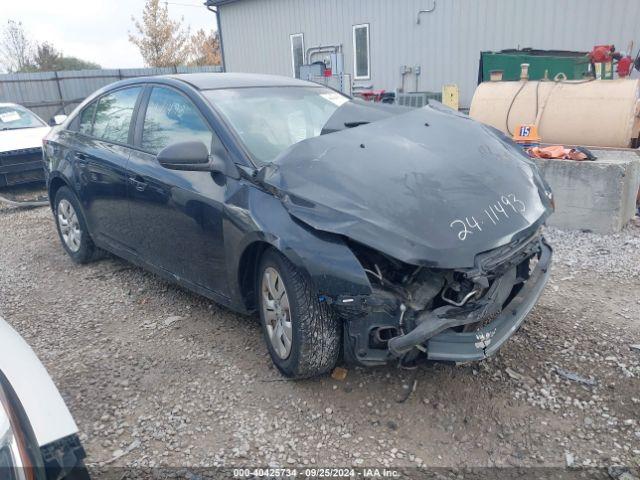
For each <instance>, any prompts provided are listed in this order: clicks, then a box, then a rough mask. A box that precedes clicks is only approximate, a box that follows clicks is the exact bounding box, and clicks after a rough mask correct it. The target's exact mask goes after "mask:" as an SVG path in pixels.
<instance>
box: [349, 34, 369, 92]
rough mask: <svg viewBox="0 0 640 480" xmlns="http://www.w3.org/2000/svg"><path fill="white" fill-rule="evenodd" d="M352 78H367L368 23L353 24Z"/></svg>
mask: <svg viewBox="0 0 640 480" xmlns="http://www.w3.org/2000/svg"><path fill="white" fill-rule="evenodd" d="M353 73H354V75H353V78H354V79H355V80H367V79H369V78H371V75H370V71H369V24H368V23H364V24H362V25H354V26H353Z"/></svg>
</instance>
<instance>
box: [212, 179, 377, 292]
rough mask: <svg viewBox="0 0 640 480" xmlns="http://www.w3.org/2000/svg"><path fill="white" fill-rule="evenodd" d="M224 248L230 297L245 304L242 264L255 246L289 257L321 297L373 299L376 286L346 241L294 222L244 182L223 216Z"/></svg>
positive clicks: (277, 203)
mask: <svg viewBox="0 0 640 480" xmlns="http://www.w3.org/2000/svg"><path fill="white" fill-rule="evenodd" d="M224 222H225V223H224V231H225V249H226V258H227V262H228V263H227V272H228V274H229V279H228V280H229V282H228V284H229V286H230V290H231V291H230V293H231V297H232V298H233V299H235V300H236V301H238V300H239V301H240V303H242V300H241V299H242V296H243V292H242V291H241V290H242V287H241V285H242V279H241V278H240V276H241V275H240V269H239V262H240V259H241V258H242V255H243V253H244V252H245V251H246V250H247V249H248V248H250V247H251V245H253V244H255V243H256V242H263V243H266V244H268V245H271V246H272V247H273V248H275V249H277V250H278V251H280V252H281V253H282V254H283V255H285V256H286V257H287V258H288V259H289V260H290V261H291V262H292V263H293V264H294V265H295V266H296V267H297V268H299V269H300V270H301V271H302V273H303V274H305V275H306V276H307V277H308V278H309V279H310V280H311V282H312V284H313V286H314V287H315V288H316V290H317V292H318V293H319V294H323V295H327V296H330V297H337V296H340V295H353V296H355V295H369V294H370V293H371V284H370V283H369V279H368V278H367V275H366V273H365V272H364V269H363V268H362V265H361V264H360V262H359V261H358V259H357V258H356V257H355V255H354V254H353V252H352V251H351V249H350V248H349V247H348V246H347V245H346V244H345V242H344V240H343V239H342V238H341V237H339V236H337V235H333V234H329V233H324V232H319V231H316V230H313V229H312V228H311V227H308V226H306V225H304V224H302V223H301V222H298V221H297V220H295V219H293V217H291V215H289V213H288V212H287V210H286V209H285V208H284V206H283V205H282V203H281V202H280V200H279V199H277V198H276V197H274V196H273V195H271V194H270V193H268V192H265V191H263V190H260V189H258V188H256V187H255V186H253V185H251V184H244V185H243V182H240V184H239V188H238V190H237V191H236V192H235V194H234V195H233V196H232V197H231V198H229V200H228V201H227V205H226V208H225V215H224Z"/></svg>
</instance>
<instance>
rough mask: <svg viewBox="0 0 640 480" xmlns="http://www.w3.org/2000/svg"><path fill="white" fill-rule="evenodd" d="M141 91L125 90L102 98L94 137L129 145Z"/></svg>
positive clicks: (136, 89)
mask: <svg viewBox="0 0 640 480" xmlns="http://www.w3.org/2000/svg"><path fill="white" fill-rule="evenodd" d="M141 91H142V88H141V87H134V88H125V89H123V90H117V91H115V92H113V93H108V94H107V95H105V96H104V97H102V98H100V100H99V101H98V107H97V109H96V113H95V120H94V121H93V136H94V137H97V138H102V139H104V140H107V141H110V142H118V143H127V140H128V138H129V126H130V125H131V117H132V116H133V108H134V106H135V104H136V100H137V99H138V95H139V94H140V92H141Z"/></svg>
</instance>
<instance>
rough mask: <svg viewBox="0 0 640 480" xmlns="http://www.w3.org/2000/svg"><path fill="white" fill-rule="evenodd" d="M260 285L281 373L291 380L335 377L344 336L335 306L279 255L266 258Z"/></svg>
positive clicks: (274, 357) (264, 320)
mask: <svg viewBox="0 0 640 480" xmlns="http://www.w3.org/2000/svg"><path fill="white" fill-rule="evenodd" d="M257 280H258V282H257V283H258V284H257V290H256V291H257V292H258V296H259V298H258V300H259V308H260V320H261V323H262V330H263V333H264V337H265V340H266V342H267V348H268V349H269V353H270V355H271V359H272V360H273V363H274V364H275V365H276V367H278V370H280V372H282V374H283V375H284V376H286V377H289V378H308V377H313V376H316V375H321V374H323V373H327V372H329V371H330V370H331V369H332V368H333V367H334V366H335V365H336V362H337V361H338V356H339V354H340V345H341V334H342V328H341V324H340V320H339V319H338V318H337V316H336V315H335V314H334V312H333V311H332V310H331V308H330V307H329V305H327V303H326V302H321V301H320V300H319V299H318V295H317V292H315V290H314V289H313V288H312V286H311V285H310V282H309V281H308V280H307V278H306V277H305V276H304V275H302V274H301V273H300V272H299V271H298V270H297V269H296V268H295V266H294V265H293V264H292V263H291V262H290V261H289V260H288V259H287V258H286V257H284V256H283V255H281V254H280V253H278V252H277V251H275V250H268V251H267V252H266V253H265V255H264V256H263V257H262V261H261V263H260V268H259V274H258V279H257Z"/></svg>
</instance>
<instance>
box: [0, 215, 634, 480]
mask: <svg viewBox="0 0 640 480" xmlns="http://www.w3.org/2000/svg"><path fill="white" fill-rule="evenodd" d="M548 237H549V239H550V242H551V243H552V245H553V246H554V249H555V265H554V269H553V273H552V279H551V282H550V284H549V285H548V286H547V289H546V290H545V293H544V294H543V297H542V298H541V300H540V302H539V304H538V305H537V306H536V307H535V309H534V310H533V311H532V313H531V314H530V316H529V318H528V319H527V321H526V322H525V324H524V326H523V328H522V329H521V330H520V331H519V332H518V333H517V334H516V335H515V336H514V337H513V338H512V339H511V340H510V341H509V342H508V343H507V344H506V345H505V347H504V348H503V349H502V350H501V352H500V353H499V354H498V355H497V356H495V357H493V358H492V359H490V360H488V361H485V362H481V363H474V364H469V365H463V366H451V365H442V364H433V365H427V366H424V367H421V368H420V369H418V370H416V371H406V370H399V369H397V368H395V367H393V366H389V367H384V368H375V369H359V368H355V369H353V368H350V369H349V371H348V374H347V377H346V379H344V380H343V381H339V380H335V379H333V378H331V377H328V376H327V377H323V378H319V379H315V380H306V381H298V382H291V381H284V380H283V379H282V378H281V377H280V376H279V374H278V372H277V371H276V370H274V368H273V366H272V364H271V361H270V359H269V357H268V354H267V350H266V347H265V345H264V343H263V340H262V337H261V332H260V329H259V325H258V323H257V322H256V319H255V318H252V317H245V316H240V315H237V314H235V313H232V312H230V311H228V310H226V309H224V308H221V307H219V306H217V305H215V304H214V303H212V302H210V301H208V300H206V299H203V298H201V297H198V296H196V295H194V294H191V293H189V292H186V291H184V290H182V289H180V288H178V287H176V286H173V285H171V284H168V283H166V282H164V281H162V280H160V279H158V278H157V277H155V276H153V275H151V274H148V273H146V272H144V271H143V270H141V269H139V268H137V267H133V266H131V265H129V264H127V263H126V262H124V261H122V260H119V259H116V258H113V257H109V256H107V257H106V258H105V259H103V260H100V261H97V262H95V263H92V264H90V265H87V266H77V265H75V264H73V263H72V262H71V260H70V259H69V258H68V257H67V256H66V254H65V253H64V251H63V250H62V247H61V246H60V244H59V240H58V238H57V235H56V233H55V228H54V223H53V219H52V216H51V212H50V210H49V209H48V208H40V209H36V210H22V211H19V210H13V209H7V208H4V209H2V208H1V207H0V315H2V316H3V317H4V318H5V319H6V320H7V321H8V322H9V323H10V324H12V325H13V326H14V328H15V329H16V330H17V331H18V332H19V333H20V334H21V335H23V336H24V337H25V339H26V340H27V342H29V343H30V344H31V345H32V347H33V348H34V350H35V351H36V353H37V354H38V356H39V357H40V359H41V360H42V362H43V363H44V364H45V366H46V367H47V369H48V370H49V372H50V374H51V375H52V377H53V379H54V381H55V382H56V384H57V385H58V387H59V389H60V390H61V392H62V395H63V397H64V398H65V400H66V401H67V404H68V406H69V408H70V410H71V412H72V414H73V416H74V418H75V419H76V422H77V423H78V426H79V428H80V432H81V433H80V435H81V439H82V441H83V443H84V446H85V448H86V450H87V454H88V457H87V463H88V464H89V465H90V466H91V467H92V468H93V469H94V470H95V471H98V472H99V471H103V470H101V469H102V468H106V466H109V467H111V466H125V467H141V466H144V467H157V466H169V467H170V466H175V467H189V468H195V467H200V466H226V467H229V466H263V467H266V466H272V467H275V466H282V467H293V466H298V467H302V466H307V465H320V466H331V465H341V466H347V465H353V466H377V467H382V466H390V467H419V466H423V467H429V468H433V467H447V468H465V467H487V466H489V467H495V466H522V467H532V466H535V467H564V466H565V465H570V466H573V467H578V466H589V467H592V466H610V465H614V464H616V465H624V466H626V467H627V468H630V469H631V471H632V472H635V475H637V474H638V469H639V468H640V345H639V344H640V294H639V293H638V291H639V288H640V275H639V265H640V248H639V247H640V228H638V227H630V228H628V229H627V230H626V231H624V232H623V233H621V234H619V235H612V236H599V235H594V234H585V233H563V232H560V231H557V230H549V231H548ZM414 380H415V381H416V383H415V391H413V393H412V394H411V395H410V396H409V398H408V399H407V400H406V401H405V402H402V403H400V402H399V401H398V400H399V399H402V398H403V397H405V396H406V392H407V387H409V388H410V387H411V386H412V385H413V382H414ZM614 476H615V475H614Z"/></svg>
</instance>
